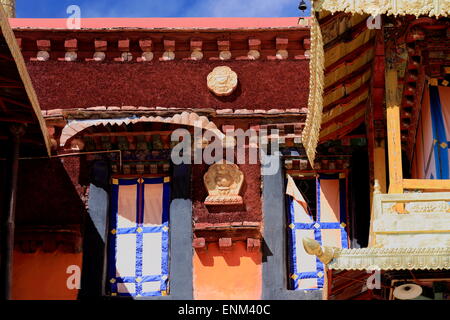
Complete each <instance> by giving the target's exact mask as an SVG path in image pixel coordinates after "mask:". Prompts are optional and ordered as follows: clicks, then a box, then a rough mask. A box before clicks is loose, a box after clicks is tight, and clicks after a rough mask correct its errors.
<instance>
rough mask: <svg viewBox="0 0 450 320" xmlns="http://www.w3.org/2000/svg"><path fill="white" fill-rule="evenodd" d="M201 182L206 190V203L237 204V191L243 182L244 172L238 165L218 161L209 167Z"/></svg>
mask: <svg viewBox="0 0 450 320" xmlns="http://www.w3.org/2000/svg"><path fill="white" fill-rule="evenodd" d="M203 182H204V183H205V187H206V189H207V190H208V194H209V195H208V197H207V198H206V200H205V204H206V205H230V204H231V205H239V204H242V203H243V201H242V197H241V196H240V195H239V192H240V190H241V187H242V183H243V182H244V174H243V173H242V171H240V170H239V167H238V166H237V165H235V164H232V163H229V162H218V163H216V164H213V165H212V166H211V167H209V169H208V171H207V172H206V174H205V176H204V177H203Z"/></svg>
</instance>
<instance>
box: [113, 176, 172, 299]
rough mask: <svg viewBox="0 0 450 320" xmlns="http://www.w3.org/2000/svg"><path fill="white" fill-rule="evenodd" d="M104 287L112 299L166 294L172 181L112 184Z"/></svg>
mask: <svg viewBox="0 0 450 320" xmlns="http://www.w3.org/2000/svg"><path fill="white" fill-rule="evenodd" d="M111 198H112V203H111V214H110V223H109V231H110V232H109V252H108V276H109V279H108V282H109V292H110V294H111V295H112V296H128V297H139V296H161V295H166V294H167V291H168V279H169V270H168V269H169V261H168V260H169V206H170V178H169V177H165V178H136V179H113V184H112V197H111Z"/></svg>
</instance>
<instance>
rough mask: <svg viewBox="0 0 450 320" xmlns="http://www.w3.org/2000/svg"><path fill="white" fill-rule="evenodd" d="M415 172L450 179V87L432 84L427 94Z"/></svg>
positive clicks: (416, 146) (417, 136)
mask: <svg viewBox="0 0 450 320" xmlns="http://www.w3.org/2000/svg"><path fill="white" fill-rule="evenodd" d="M423 101H424V102H423V104H422V109H421V115H420V122H419V126H418V130H417V135H416V145H415V153H414V157H413V163H412V170H411V171H412V175H413V178H416V179H449V178H450V174H449V144H450V143H449V140H450V88H447V87H438V86H429V87H428V88H426V90H425V93H424V98H423Z"/></svg>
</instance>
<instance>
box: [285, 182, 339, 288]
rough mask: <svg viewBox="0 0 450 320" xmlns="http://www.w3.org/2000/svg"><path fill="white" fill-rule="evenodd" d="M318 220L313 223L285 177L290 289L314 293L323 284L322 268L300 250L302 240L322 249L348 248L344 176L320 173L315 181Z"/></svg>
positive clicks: (304, 204) (313, 257)
mask: <svg viewBox="0 0 450 320" xmlns="http://www.w3.org/2000/svg"><path fill="white" fill-rule="evenodd" d="M316 188H317V190H316V197H317V198H316V200H317V201H316V205H317V218H316V221H314V220H313V218H312V217H311V215H310V214H309V213H308V207H307V204H306V201H305V200H304V198H303V196H302V194H301V191H300V190H298V188H297V186H296V185H295V182H294V180H293V179H292V177H290V176H288V183H287V190H286V194H287V200H288V201H287V203H288V224H289V225H288V230H289V231H288V232H289V242H288V245H289V246H288V252H289V268H290V280H291V285H292V286H291V288H292V289H293V290H317V289H322V288H323V285H324V277H325V271H324V265H323V263H322V262H320V260H319V259H318V258H317V257H316V256H313V255H309V254H308V253H306V251H305V249H304V248H303V243H302V240H303V238H311V239H315V240H316V241H318V242H319V243H320V244H321V245H324V246H333V247H338V248H348V236H347V230H346V221H347V200H346V188H347V187H346V177H345V175H343V174H336V175H324V174H321V175H319V177H318V178H317V180H316Z"/></svg>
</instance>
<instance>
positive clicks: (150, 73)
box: [27, 60, 309, 110]
mask: <svg viewBox="0 0 450 320" xmlns="http://www.w3.org/2000/svg"><path fill="white" fill-rule="evenodd" d="M219 65H227V66H229V67H231V68H232V69H233V70H234V71H235V72H236V73H237V74H238V78H239V86H238V88H237V89H236V91H235V92H234V93H233V94H232V95H231V96H229V97H223V98H220V97H216V96H215V95H214V94H212V93H211V92H210V91H209V90H208V88H207V85H206V77H207V75H208V74H209V73H210V72H211V71H212V70H213V68H214V67H216V66H219ZM27 67H28V70H29V73H30V75H31V78H32V80H33V85H34V87H35V89H36V93H37V95H38V97H39V102H40V105H41V108H42V109H44V110H49V109H59V108H62V109H69V108H88V107H95V106H145V107H156V106H160V107H167V108H214V109H226V108H231V109H288V108H305V107H307V101H308V86H309V61H308V60H304V61H302V60H286V61H251V62H250V61H230V62H226V63H224V62H213V61H202V62H195V61H169V62H159V61H156V62H150V63H127V64H124V63H117V62H116V63H110V62H107V63H94V62H90V63H84V62H74V63H68V62H58V61H47V62H27Z"/></svg>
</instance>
